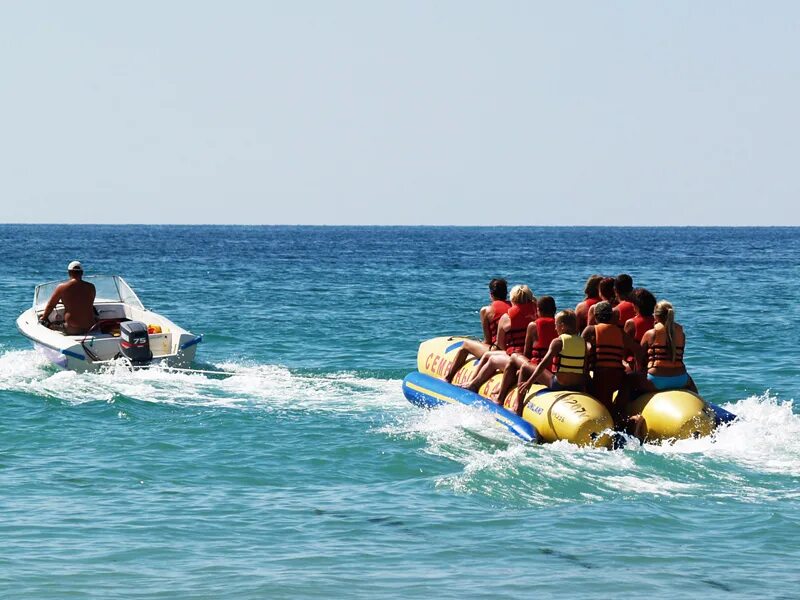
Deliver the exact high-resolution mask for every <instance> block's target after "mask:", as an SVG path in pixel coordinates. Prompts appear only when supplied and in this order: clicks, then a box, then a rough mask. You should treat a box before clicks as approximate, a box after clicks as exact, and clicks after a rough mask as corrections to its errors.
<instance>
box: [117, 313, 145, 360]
mask: <svg viewBox="0 0 800 600" xmlns="http://www.w3.org/2000/svg"><path fill="white" fill-rule="evenodd" d="M119 351H120V352H121V353H122V356H124V357H125V358H127V359H128V360H129V361H131V364H132V365H134V366H136V367H139V366H142V365H147V364H150V361H151V360H153V353H152V352H150V337H149V336H148V335H147V325H145V324H144V323H142V322H141V321H123V322H122V323H120V324H119Z"/></svg>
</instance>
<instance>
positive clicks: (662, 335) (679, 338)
mask: <svg viewBox="0 0 800 600" xmlns="http://www.w3.org/2000/svg"><path fill="white" fill-rule="evenodd" d="M653 316H654V317H655V325H653V328H652V329H650V330H649V331H648V332H647V333H645V334H644V335H643V336H642V342H641V345H642V349H643V351H644V353H645V354H646V355H647V376H646V378H645V377H644V376H643V374H641V373H639V374H634V375H635V378H634V377H632V380H633V381H632V383H633V386H632V387H634V388H635V389H637V390H639V391H640V392H655V391H659V390H672V389H688V390H691V391H693V392H695V393H697V386H696V385H695V383H694V381H693V380H692V378H691V377H690V376H689V373H687V372H686V365H685V364H684V362H683V351H684V348H685V346H686V334H685V333H684V331H683V327H682V326H681V325H680V324H679V323H676V322H675V309H674V308H673V307H672V304H670V303H669V302H667V301H666V300H662V301H661V302H659V303H658V304H656V308H655V310H654V311H653Z"/></svg>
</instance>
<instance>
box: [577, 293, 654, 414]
mask: <svg viewBox="0 0 800 600" xmlns="http://www.w3.org/2000/svg"><path fill="white" fill-rule="evenodd" d="M592 308H594V316H595V319H596V321H597V322H596V324H595V325H588V326H587V327H586V329H584V330H583V334H582V335H583V339H585V340H586V341H587V342H589V345H590V346H591V349H592V351H591V362H592V365H591V367H592V371H593V376H592V381H591V386H590V389H591V392H592V395H593V396H594V397H595V398H597V400H599V401H600V402H601V403H602V404H603V405H604V406H605V407H606V408H607V409H608V411H609V412H610V413H611V416H612V417H614V419H615V421H616V420H618V418H619V414H617V413H619V412H620V411H619V407H615V406H614V403H613V402H612V398H613V395H614V392H615V391H616V390H618V389H620V387H621V386H622V384H623V379H624V377H625V367H624V365H623V363H622V359H623V358H624V357H626V356H633V357H634V364H635V365H636V367H637V368H639V369H642V368H643V365H644V352H643V351H642V347H641V346H640V345H639V344H637V343H636V340H634V339H633V338H632V337H631V336H629V335H628V334H627V333H625V332H624V331H623V330H622V329H621V328H619V327H618V326H617V325H616V324H615V317H616V315H615V314H614V311H613V309H612V308H611V304H609V303H608V302H605V301H604V302H600V303H598V304H595V305H594V306H593V307H592Z"/></svg>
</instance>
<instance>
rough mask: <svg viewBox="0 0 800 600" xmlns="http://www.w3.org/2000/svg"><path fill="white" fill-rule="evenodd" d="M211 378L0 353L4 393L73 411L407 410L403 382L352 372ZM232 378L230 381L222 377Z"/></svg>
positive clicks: (267, 368)
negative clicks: (79, 407) (106, 407)
mask: <svg viewBox="0 0 800 600" xmlns="http://www.w3.org/2000/svg"><path fill="white" fill-rule="evenodd" d="M213 367H214V369H215V370H219V372H220V373H219V374H220V377H215V376H213V375H208V374H206V373H194V372H185V371H174V370H170V369H168V368H167V369H160V368H149V369H137V370H133V371H132V370H131V369H130V368H129V367H128V366H127V365H125V364H122V363H120V364H119V365H115V366H110V367H108V368H106V369H105V370H103V371H101V372H97V373H75V372H73V371H56V370H54V368H53V367H51V366H50V365H49V363H48V361H47V360H46V359H45V358H44V357H42V356H41V355H39V354H38V353H37V352H36V351H34V350H21V351H20V350H18V351H8V352H5V353H3V354H0V390H5V391H12V392H13V391H17V392H24V393H27V394H35V395H37V396H41V397H43V398H47V399H53V400H58V401H61V402H65V403H68V404H82V403H86V402H99V401H100V402H115V401H119V400H122V399H133V400H138V401H142V402H154V403H161V404H174V405H186V406H218V407H224V408H248V409H249V408H264V409H266V410H276V411H277V410H283V411H324V412H348V413H353V412H370V411H376V410H386V409H387V408H388V407H389V405H393V406H395V407H403V409H405V407H406V405H407V403H406V402H405V400H404V399H403V396H402V392H401V390H400V385H399V382H397V381H393V380H386V379H377V378H362V377H359V376H358V375H356V374H353V373H335V374H323V375H320V374H298V373H294V372H292V371H291V370H289V369H287V368H285V367H282V366H279V365H249V364H240V363H230V362H227V363H220V364H216V365H213ZM223 375H226V376H225V377H222V376H223Z"/></svg>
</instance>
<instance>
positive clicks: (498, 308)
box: [489, 300, 511, 344]
mask: <svg viewBox="0 0 800 600" xmlns="http://www.w3.org/2000/svg"><path fill="white" fill-rule="evenodd" d="M510 308H511V305H510V304H509V303H508V302H506V301H505V300H493V301H492V310H493V311H494V316H493V317H492V320H491V321H489V332H490V333H491V334H492V344H496V343H497V322H498V321H499V320H500V317H502V316H503V315H504V314H506V313H507V312H508V310H509V309H510Z"/></svg>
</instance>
